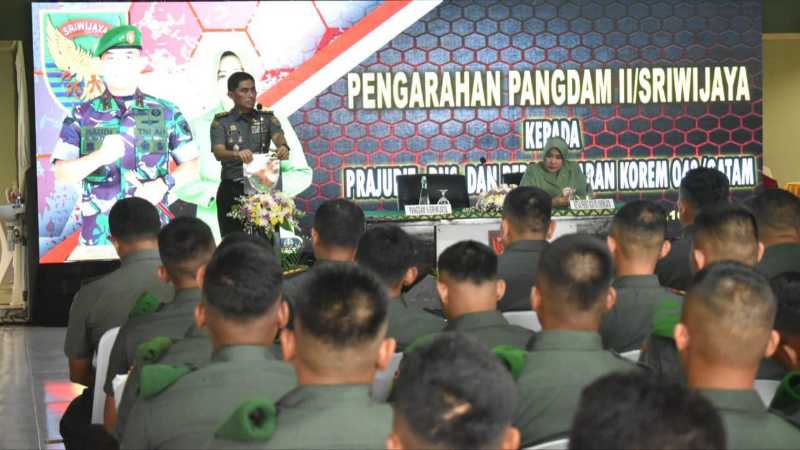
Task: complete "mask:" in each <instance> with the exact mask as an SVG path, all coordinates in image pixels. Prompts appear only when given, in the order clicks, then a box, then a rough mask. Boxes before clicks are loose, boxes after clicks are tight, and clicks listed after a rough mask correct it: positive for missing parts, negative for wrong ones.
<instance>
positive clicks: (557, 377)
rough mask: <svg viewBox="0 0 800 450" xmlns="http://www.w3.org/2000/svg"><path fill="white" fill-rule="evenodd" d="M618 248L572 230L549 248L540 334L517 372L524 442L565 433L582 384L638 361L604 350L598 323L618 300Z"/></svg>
mask: <svg viewBox="0 0 800 450" xmlns="http://www.w3.org/2000/svg"><path fill="white" fill-rule="evenodd" d="M612 271H613V266H612V262H611V255H609V254H608V250H606V248H605V245H603V244H602V243H600V242H599V241H598V240H596V239H595V238H593V237H590V236H588V235H568V236H563V237H560V238H559V239H556V240H555V241H554V242H552V243H551V244H550V245H549V246H548V247H547V249H545V251H544V252H543V253H542V258H541V260H540V261H539V270H538V272H537V274H536V286H535V287H534V288H533V294H532V303H533V309H534V310H536V312H537V313H538V314H539V320H540V322H541V323H542V332H541V333H539V334H538V335H537V336H536V339H535V340H534V341H533V345H532V346H531V348H530V352H529V353H528V354H527V358H526V360H525V365H524V368H522V369H521V373H520V374H519V377H518V378H517V384H518V386H519V392H520V401H519V405H518V407H517V410H516V414H515V415H514V426H516V427H517V428H519V430H520V432H521V433H522V444H523V447H526V446H529V445H531V444H534V443H537V442H542V441H550V440H553V439H558V438H562V437H565V436H566V434H567V433H568V432H569V429H570V425H571V421H572V416H573V415H574V413H575V410H576V408H577V406H578V398H579V396H580V392H581V390H583V388H584V387H586V386H587V385H589V384H590V383H591V382H593V381H594V380H596V379H597V378H599V377H601V376H603V375H606V374H608V373H611V372H614V371H618V370H630V369H634V368H636V367H637V366H636V365H635V364H634V363H632V362H630V361H628V360H626V359H624V358H622V357H620V356H619V355H617V354H615V353H612V352H608V351H605V350H603V343H602V340H601V338H600V334H599V333H598V330H599V329H600V320H601V319H602V316H603V314H605V312H606V311H608V310H609V309H611V308H612V307H613V306H614V301H615V299H616V294H615V292H614V288H613V287H611V278H612V275H613V272H612Z"/></svg>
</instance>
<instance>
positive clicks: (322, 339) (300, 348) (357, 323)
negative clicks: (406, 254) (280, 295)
mask: <svg viewBox="0 0 800 450" xmlns="http://www.w3.org/2000/svg"><path fill="white" fill-rule="evenodd" d="M305 289H306V293H305V295H304V296H303V297H302V298H301V299H299V300H298V301H297V303H296V305H295V323H294V328H295V334H296V336H297V352H298V354H299V355H301V358H303V361H304V362H305V364H306V366H307V367H309V368H310V369H312V370H314V371H315V372H317V373H325V372H327V371H330V370H344V371H347V370H352V369H357V368H359V367H363V368H364V369H367V368H369V367H372V366H373V365H374V362H375V355H374V354H372V353H373V351H377V348H378V346H379V345H380V343H381V341H382V339H383V338H384V336H385V335H386V328H387V309H388V302H389V299H388V297H387V293H386V289H385V288H384V287H383V286H382V284H381V282H380V280H378V279H377V278H376V277H375V275H374V274H372V273H371V272H369V271H368V270H366V269H364V268H363V267H359V266H358V265H356V264H337V265H331V266H324V267H318V268H316V269H314V272H313V275H311V279H310V280H309V282H308V284H307V285H306V287H305Z"/></svg>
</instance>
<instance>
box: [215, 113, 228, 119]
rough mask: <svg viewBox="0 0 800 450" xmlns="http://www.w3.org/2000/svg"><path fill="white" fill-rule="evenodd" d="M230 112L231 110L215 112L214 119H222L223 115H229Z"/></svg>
mask: <svg viewBox="0 0 800 450" xmlns="http://www.w3.org/2000/svg"><path fill="white" fill-rule="evenodd" d="M230 113H231V112H230V111H222V112H218V113H216V114H214V120H216V119H222V118H223V117H225V116H227V115H228V114H230Z"/></svg>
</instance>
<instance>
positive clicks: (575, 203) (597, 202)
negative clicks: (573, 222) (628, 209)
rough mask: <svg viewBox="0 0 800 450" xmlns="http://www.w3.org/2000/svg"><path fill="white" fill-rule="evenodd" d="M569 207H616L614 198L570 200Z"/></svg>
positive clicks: (586, 209) (582, 208) (583, 208)
mask: <svg viewBox="0 0 800 450" xmlns="http://www.w3.org/2000/svg"><path fill="white" fill-rule="evenodd" d="M569 209H572V210H575V211H588V210H593V209H614V199H613V198H593V199H591V200H570V201H569Z"/></svg>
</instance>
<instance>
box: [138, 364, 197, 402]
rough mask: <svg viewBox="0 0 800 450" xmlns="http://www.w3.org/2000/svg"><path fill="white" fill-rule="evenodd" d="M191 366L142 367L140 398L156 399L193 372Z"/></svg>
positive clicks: (162, 365) (155, 365) (150, 365)
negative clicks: (155, 397)
mask: <svg viewBox="0 0 800 450" xmlns="http://www.w3.org/2000/svg"><path fill="white" fill-rule="evenodd" d="M191 371H192V368H191V367H189V366H170V365H168V364H148V365H146V366H142V374H141V380H140V382H139V398H151V397H154V396H156V395H158V394H160V393H161V392H164V390H165V389H166V388H168V387H170V386H172V385H173V384H174V383H175V382H176V381H178V380H179V379H180V378H181V377H182V376H184V375H186V374H187V373H189V372H191Z"/></svg>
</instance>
